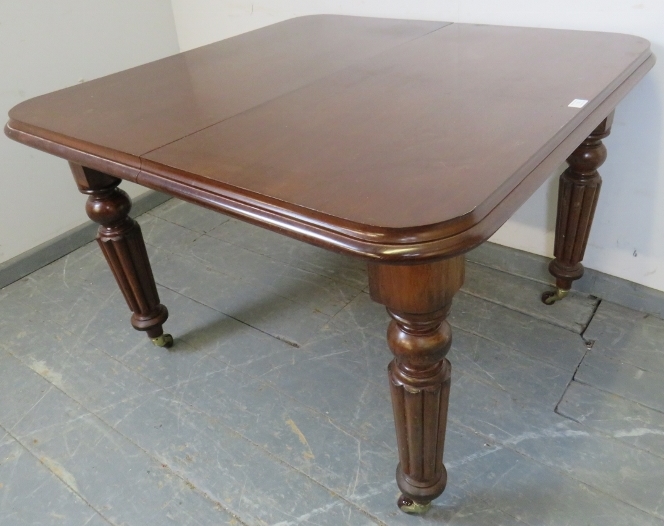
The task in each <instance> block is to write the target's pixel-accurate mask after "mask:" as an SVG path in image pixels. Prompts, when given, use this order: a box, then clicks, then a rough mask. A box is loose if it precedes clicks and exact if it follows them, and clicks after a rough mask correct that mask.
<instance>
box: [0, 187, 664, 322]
mask: <svg viewBox="0 0 664 526" xmlns="http://www.w3.org/2000/svg"><path fill="white" fill-rule="evenodd" d="M169 199H171V196H169V195H166V194H162V193H160V192H155V191H151V192H148V193H145V194H143V195H141V196H140V197H137V198H136V199H134V201H133V206H132V211H131V215H132V217H136V216H139V215H141V214H144V213H145V212H147V211H149V210H152V209H153V208H155V207H156V206H159V205H160V204H162V203H165V202H166V201H168V200H169ZM96 235H97V225H96V224H94V223H93V222H92V221H88V222H87V223H84V224H83V225H80V226H78V227H76V228H73V229H72V230H69V231H68V232H65V233H64V234H61V235H59V236H58V237H56V238H54V239H51V240H49V241H46V242H45V243H42V244H41V245H39V246H37V247H35V248H33V249H31V250H28V251H27V252H24V253H23V254H19V255H18V256H16V257H15V258H12V259H10V260H8V261H5V262H4V263H0V288H3V287H6V286H7V285H9V284H10V283H13V282H15V281H18V280H19V279H21V278H23V277H25V276H27V275H28V274H31V273H32V272H34V271H36V270H39V269H40V268H42V267H44V266H46V265H48V264H49V263H52V262H53V261H55V260H57V259H60V258H61V257H64V256H66V255H67V254H69V253H70V252H73V251H74V250H76V249H77V248H80V247H82V246H83V245H85V244H87V243H89V242H90V241H92V240H94V239H95V236H96ZM467 258H468V260H469V261H473V262H475V263H478V264H480V265H485V266H487V267H491V268H495V269H498V270H502V271H503V272H508V273H510V274H515V275H518V276H523V277H526V278H529V279H532V280H535V281H539V282H541V283H542V285H543V286H546V285H551V284H552V283H553V278H552V277H551V275H550V274H549V270H548V265H549V261H550V260H551V259H550V258H547V257H544V256H538V255H536V254H531V253H529V252H523V251H522V250H517V249H515V248H510V247H505V246H503V245H498V244H496V243H484V244H483V245H481V246H479V247H478V248H476V249H475V250H472V251H471V252H469V253H468V254H467ZM543 290H544V288H543ZM574 290H576V291H578V292H583V293H585V294H591V295H593V296H597V297H598V298H601V299H603V300H606V301H610V302H612V303H617V304H619V305H623V306H625V307H629V308H630V309H635V310H638V311H642V312H648V313H650V314H654V315H655V316H658V317H660V318H664V292H662V291H659V290H655V289H651V288H648V287H645V286H643V285H639V284H638V283H633V282H631V281H627V280H625V279H622V278H618V277H615V276H611V275H609V274H605V273H603V272H599V271H598V270H593V269H590V268H587V269H586V272H585V274H584V276H583V277H582V278H581V279H580V280H578V281H576V282H575V283H574Z"/></svg>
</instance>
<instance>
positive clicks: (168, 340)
mask: <svg viewBox="0 0 664 526" xmlns="http://www.w3.org/2000/svg"><path fill="white" fill-rule="evenodd" d="M152 343H153V344H154V345H155V346H156V347H166V348H167V349H168V348H169V347H173V336H171V335H170V334H162V335H161V336H157V337H156V338H152Z"/></svg>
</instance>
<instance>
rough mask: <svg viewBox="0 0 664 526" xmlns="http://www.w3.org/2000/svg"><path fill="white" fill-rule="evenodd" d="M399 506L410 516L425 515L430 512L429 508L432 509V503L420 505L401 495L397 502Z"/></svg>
mask: <svg viewBox="0 0 664 526" xmlns="http://www.w3.org/2000/svg"><path fill="white" fill-rule="evenodd" d="M397 506H399V509H400V510H401V511H403V512H404V513H408V514H409V515H422V514H423V513H426V512H427V511H429V508H431V503H430V502H427V503H426V504H420V503H419V502H415V501H414V500H413V499H411V498H410V497H406V496H405V495H401V497H399V500H398V501H397Z"/></svg>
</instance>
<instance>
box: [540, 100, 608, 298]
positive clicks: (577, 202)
mask: <svg viewBox="0 0 664 526" xmlns="http://www.w3.org/2000/svg"><path fill="white" fill-rule="evenodd" d="M612 122H613V112H612V113H611V114H610V115H609V116H608V117H607V118H606V119H604V120H603V121H602V123H601V124H600V125H599V126H598V127H597V128H595V130H594V131H593V132H592V133H591V134H590V135H589V136H588V138H587V139H586V140H585V141H583V142H582V143H581V145H580V146H579V147H578V148H577V149H576V150H574V152H573V153H572V155H570V156H569V158H568V159H567V162H568V164H569V167H568V168H567V170H565V171H564V172H563V173H562V175H561V176H560V186H559V188H558V216H557V218H556V239H555V244H554V256H555V259H554V260H552V261H551V263H550V265H549V272H551V274H552V275H553V276H554V277H555V278H556V290H555V291H547V292H545V293H544V294H542V301H543V302H544V303H546V304H547V305H553V304H554V303H555V302H556V301H558V300H561V299H563V298H564V297H565V296H567V293H568V292H569V290H570V288H571V287H572V282H573V281H574V280H577V279H579V278H580V277H581V276H583V265H582V264H581V261H582V260H583V254H584V253H585V251H586V245H587V244H588V235H589V234H590V227H591V225H592V221H593V216H594V215H595V207H596V206H597V199H598V198H599V191H600V188H601V186H602V178H601V177H600V175H599V173H598V172H597V169H598V168H599V167H600V166H601V165H602V164H603V163H604V161H605V160H606V147H605V146H604V144H602V139H604V138H605V137H607V136H608V135H609V133H610V132H611V124H612Z"/></svg>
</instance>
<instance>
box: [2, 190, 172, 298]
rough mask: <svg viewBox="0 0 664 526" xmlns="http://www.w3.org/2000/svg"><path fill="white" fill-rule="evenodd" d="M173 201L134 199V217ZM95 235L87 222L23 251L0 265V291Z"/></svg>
mask: <svg viewBox="0 0 664 526" xmlns="http://www.w3.org/2000/svg"><path fill="white" fill-rule="evenodd" d="M170 198H171V196H170V195H166V194H162V193H160V192H155V191H150V192H147V193H145V194H142V195H140V196H139V197H137V198H135V199H132V207H131V216H132V217H136V216H139V215H141V214H144V213H145V212H147V211H148V210H152V209H153V208H154V207H156V206H159V205H160V204H162V203H165V202H166V201H168V200H169V199H170ZM96 235H97V225H96V224H95V223H93V222H92V221H88V222H87V223H83V224H82V225H80V226H77V227H76V228H72V229H71V230H69V231H67V232H65V233H63V234H60V235H59V236H57V237H55V238H53V239H49V240H48V241H46V242H44V243H42V244H41V245H38V246H36V247H34V248H32V249H30V250H28V251H27V252H23V254H19V255H18V256H16V257H13V258H12V259H9V260H7V261H5V262H3V263H0V289H1V288H3V287H6V286H7V285H9V284H10V283H14V282H15V281H18V280H19V279H21V278H23V277H25V276H27V275H28V274H31V273H33V272H34V271H36V270H39V269H40V268H42V267H45V266H46V265H48V264H49V263H53V262H54V261H55V260H57V259H60V258H61V257H64V256H66V255H67V254H69V253H70V252H73V251H74V250H76V249H77V248H80V247H82V246H83V245H86V244H87V243H89V242H90V241H92V240H94V239H95V237H96Z"/></svg>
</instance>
